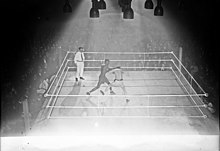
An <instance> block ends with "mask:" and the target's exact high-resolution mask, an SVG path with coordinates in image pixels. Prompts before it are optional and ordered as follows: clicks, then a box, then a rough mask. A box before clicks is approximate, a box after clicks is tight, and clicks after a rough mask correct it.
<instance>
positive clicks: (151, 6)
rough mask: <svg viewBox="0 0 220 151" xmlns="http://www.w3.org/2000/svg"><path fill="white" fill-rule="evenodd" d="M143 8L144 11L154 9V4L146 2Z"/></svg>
mask: <svg viewBox="0 0 220 151" xmlns="http://www.w3.org/2000/svg"><path fill="white" fill-rule="evenodd" d="M144 8H145V9H153V8H154V4H153V2H152V0H146V1H145V4H144Z"/></svg>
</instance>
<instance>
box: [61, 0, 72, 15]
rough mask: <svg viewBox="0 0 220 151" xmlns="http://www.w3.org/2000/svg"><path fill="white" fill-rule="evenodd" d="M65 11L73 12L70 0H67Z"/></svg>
mask: <svg viewBox="0 0 220 151" xmlns="http://www.w3.org/2000/svg"><path fill="white" fill-rule="evenodd" d="M63 12H64V13H71V12H72V7H71V5H70V3H69V0H66V1H65V4H64V6H63Z"/></svg>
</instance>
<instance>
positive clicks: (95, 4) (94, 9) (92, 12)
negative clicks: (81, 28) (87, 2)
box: [89, 0, 99, 18]
mask: <svg viewBox="0 0 220 151" xmlns="http://www.w3.org/2000/svg"><path fill="white" fill-rule="evenodd" d="M89 14H90V18H99V10H98V1H97V0H92V8H91V9H90V13H89Z"/></svg>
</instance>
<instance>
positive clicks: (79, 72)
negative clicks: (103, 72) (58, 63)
mask: <svg viewBox="0 0 220 151" xmlns="http://www.w3.org/2000/svg"><path fill="white" fill-rule="evenodd" d="M83 52H84V48H83V47H79V49H78V51H77V52H76V54H75V57H74V63H75V64H76V82H77V81H78V80H79V79H81V80H85V79H84V78H83V71H84V60H85V56H84V53H83Z"/></svg>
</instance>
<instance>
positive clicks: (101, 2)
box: [98, 0, 106, 9]
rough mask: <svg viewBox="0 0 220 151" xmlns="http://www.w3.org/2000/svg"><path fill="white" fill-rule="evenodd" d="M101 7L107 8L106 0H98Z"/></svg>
mask: <svg viewBox="0 0 220 151" xmlns="http://www.w3.org/2000/svg"><path fill="white" fill-rule="evenodd" d="M98 6H99V9H106V3H105V1H104V0H100V1H99V2H98Z"/></svg>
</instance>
